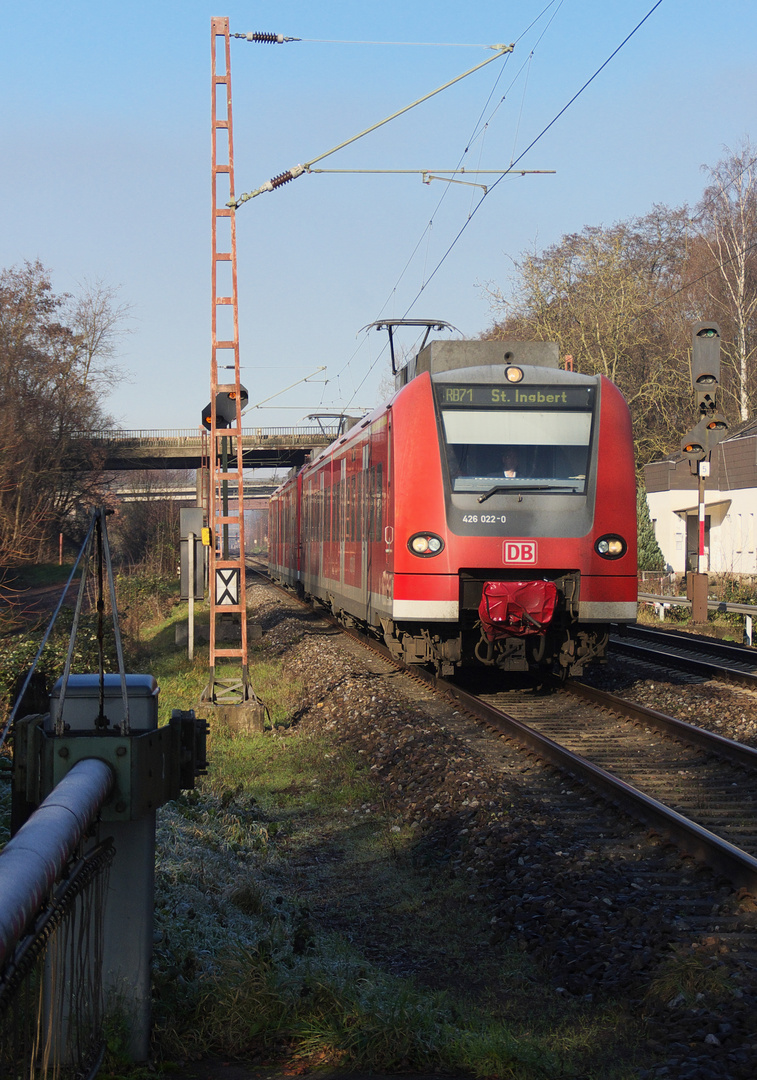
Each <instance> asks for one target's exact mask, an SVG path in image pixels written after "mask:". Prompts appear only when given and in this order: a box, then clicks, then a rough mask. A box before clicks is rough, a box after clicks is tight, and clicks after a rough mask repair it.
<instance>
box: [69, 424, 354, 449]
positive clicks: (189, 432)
mask: <svg viewBox="0 0 757 1080" xmlns="http://www.w3.org/2000/svg"><path fill="white" fill-rule="evenodd" d="M338 434H339V429H338V428H337V427H333V428H331V427H326V428H314V427H312V428H302V427H273V428H261V427H255V428H249V427H248V428H242V438H243V439H286V440H287V441H288V442H292V443H312V442H313V440H317V441H318V442H321V441H323V440H327V439H335V438H336V437H337V435H338ZM71 438H72V439H82V440H87V441H90V442H104V443H141V444H142V445H144V444H145V443H151V442H154V443H156V444H158V445H163V446H165V445H166V444H167V443H169V442H172V443H173V444H174V445H176V446H197V445H198V444H199V443H200V442H201V441H202V438H203V433H202V432H201V431H199V430H198V429H193V428H163V429H159V428H155V429H148V430H144V431H135V430H123V431H122V430H118V429H110V430H104V431H75V432H73V433H72V435H71Z"/></svg>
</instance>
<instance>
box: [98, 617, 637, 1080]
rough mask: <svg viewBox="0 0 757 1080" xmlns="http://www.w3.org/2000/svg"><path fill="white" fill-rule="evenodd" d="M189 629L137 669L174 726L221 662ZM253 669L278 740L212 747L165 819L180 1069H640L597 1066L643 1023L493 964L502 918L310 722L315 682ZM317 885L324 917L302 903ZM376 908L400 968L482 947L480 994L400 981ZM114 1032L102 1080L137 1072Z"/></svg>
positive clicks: (163, 882)
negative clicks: (215, 1062) (443, 870)
mask: <svg viewBox="0 0 757 1080" xmlns="http://www.w3.org/2000/svg"><path fill="white" fill-rule="evenodd" d="M183 617H184V608H183V607H181V608H177V609H176V610H175V613H174V615H173V616H172V617H171V618H170V619H168V620H167V621H165V622H163V623H160V624H158V625H155V626H153V627H152V628H151V629H150V630H149V632H146V633H143V634H142V636H141V642H140V652H141V658H135V660H134V663H136V665H137V666H136V667H134V665H132V667H133V670H146V671H149V672H150V673H152V674H154V675H155V677H156V678H157V680H158V682H159V684H160V687H161V695H160V699H161V722H164V721H165V720H166V719H167V718H168V716H170V712H171V709H173V708H191V707H192V706H193V705H194V704H195V703H196V701H197V700H198V698H199V695H200V692H201V691H202V689H203V686H204V682H205V679H206V675H207V650H206V649H200V650H199V652H198V654H197V655H196V659H195V661H194V662H193V663H189V661H188V660H187V659H186V654H185V650H184V649H180V648H177V647H176V646H175V645H174V625H175V623H176V622H178V621H180V620H181V618H183ZM249 659H250V678H251V683H252V685H253V686H254V687H255V689H256V691H257V692H258V693H259V695H260V696H261V698H262V699H263V700H264V701H265V702H266V704H267V705H268V707H269V709H270V718H271V725H270V727H269V728H268V729H267V730H266V732H265V733H264V734H262V735H258V736H253V737H248V738H236V739H231V738H228V737H220V736H218V735H216V734H212V735H211V743H210V753H209V757H210V769H209V773H208V775H207V776H206V777H204V778H203V779H202V780H201V781H200V782H199V784H198V787H197V789H196V790H195V791H193V792H188V793H185V794H184V795H183V796H182V797H181V798H180V799H178V800H176V801H175V802H173V803H171V804H169V805H168V806H166V807H165V808H164V809H163V810H162V811H161V812H160V815H159V832H158V854H157V864H156V925H155V942H156V943H155V963H154V1005H155V1007H154V1015H155V1036H154V1049H155V1054H156V1064H157V1066H158V1068H160V1069H162V1070H165V1071H166V1072H169V1073H170V1072H174V1073H175V1072H177V1071H178V1072H179V1073H181V1071H182V1069H183V1068H184V1067H185V1066H184V1064H183V1063H185V1062H187V1061H188V1060H192V1059H194V1058H196V1057H199V1056H201V1055H217V1056H220V1057H222V1058H223V1059H239V1060H244V1061H246V1062H248V1063H249V1064H250V1066H251V1067H254V1068H262V1069H264V1068H266V1067H269V1068H271V1067H275V1068H277V1069H283V1070H284V1071H285V1072H287V1073H289V1074H297V1073H302V1072H307V1071H309V1070H311V1069H317V1068H324V1067H326V1068H332V1069H333V1068H336V1069H339V1070H343V1071H347V1072H384V1073H386V1072H393V1071H396V1072H402V1073H413V1072H416V1073H426V1074H428V1073H430V1072H434V1073H449V1074H451V1075H456V1076H463V1075H470V1076H472V1077H502V1078H507V1077H513V1078H519V1080H531V1078H533V1080H536V1078H544V1077H577V1076H585V1077H587V1078H588V1077H591V1076H597V1077H599V1076H602V1077H603V1078H604V1080H627V1078H629V1077H630V1076H631V1075H633V1073H632V1072H631V1071H630V1069H629V1067H628V1066H627V1065H624V1064H623V1063H622V1061H621V1062H620V1063H617V1062H616V1063H613V1064H612V1065H611V1066H609V1067H608V1066H607V1065H606V1063H605V1066H604V1067H601V1071H599V1072H593V1071H591V1068H590V1070H589V1071H586V1069H585V1066H586V1062H587V1061H588V1060H591V1059H593V1058H594V1057H595V1054H596V1050H597V1047H600V1046H602V1045H610V1046H613V1045H614V1046H615V1047H616V1048H617V1047H618V1046H619V1045H621V1044H622V1043H623V1042H624V1039H625V1036H626V1035H627V1031H626V1032H623V1033H622V1034H621V1032H622V1029H623V1026H624V1024H627V1022H628V1018H627V1017H622V1016H621V1015H620V1014H619V1013H618V1011H617V1009H616V1006H615V1005H614V1004H613V1003H612V1002H608V1003H607V1004H606V1005H605V1006H602V1007H600V1008H599V1009H598V1008H597V1007H596V1006H594V1007H592V1008H591V1009H584V1008H583V1007H582V1006H581V1004H580V1003H570V1004H567V1005H566V1004H565V1003H561V1004H556V1003H555V997H554V994H552V993H550V992H548V991H547V989H546V987H545V984H544V983H543V980H542V976H541V974H540V973H539V971H538V970H537V969H536V968H535V967H534V965H533V963H532V961H531V960H530V959H529V958H528V957H525V956H523V955H522V954H521V953H519V952H518V951H517V950H516V949H515V948H514V949H513V952H512V954H511V955H509V957H508V959H507V960H506V962H505V963H504V964H503V962H502V958H503V954H502V950H501V949H499V950H498V955H497V959H496V963H495V962H494V960H493V959H492V958H491V956H490V954H491V950H490V949H489V948H488V947H487V942H488V940H489V937H490V927H489V925H488V921H489V916H488V914H487V913H486V912H485V911H484V910H482V909H481V908H480V907H479V906H478V905H474V904H471V903H470V901H469V898H468V897H467V895H466V889H465V886H464V885H462V884H461V882H460V881H459V879H458V880H455V879H453V878H451V877H448V876H447V875H445V874H440V873H438V872H436V871H435V870H434V869H433V867H425V868H424V867H419V866H418V864H417V862H415V861H414V860H413V859H412V858H410V857H409V855H408V854H407V852H409V850H410V847H411V845H412V839H413V838H412V836H411V834H410V831H409V830H408V831H407V834H405V830H402V832H401V833H400V834H399V835H397V834H396V832H394V831H392V830H390V829H389V828H388V827H387V821H386V820H384V818H383V816H382V812H381V805H382V804H381V795H380V793H379V792H378V791H377V790H376V788H375V787H374V785H373V784H372V782H371V779H370V771H369V770H367V769H366V767H365V765H364V762H363V760H361V759H360V757H359V756H358V754H357V752H356V751H352V750H350V749H349V748H347V747H345V746H344V745H343V744H342V743H341V742H340V738H339V731H338V725H336V726H335V727H333V728H332V729H331V731H330V732H327V733H323V732H322V731H321V730H320V729H314V728H312V727H308V726H307V725H302V724H300V723H298V722H296V718H297V717H298V716H299V713H300V711H301V708H302V701H303V696H304V688H303V687H300V686H298V685H296V684H295V683H293V682H292V681H291V679H290V678H289V677H288V676H287V673H286V670H285V666H284V662H283V660H282V659H271V658H270V656H268V655H267V653H266V649H265V645H264V643H263V644H253V645H252V646H251V648H250V657H249ZM367 807H373V812H371V810H370V809H366V808H367ZM330 851H333V852H336V851H338V852H339V856H338V859H337V858H336V857H334V859H331V858H330V857H329V854H328V853H329V852H330ZM314 852H318V853H319V855H318V857H317V858H315V857H314ZM305 878H307V886H308V888H307V891H308V894H309V896H310V897H311V902H312V897H313V895H314V893H313V890H314V888H315V889H316V895H317V896H318V899H319V908H320V917H319V918H315V917H313V913H312V912H311V911H310V910H309V907H308V904H307V903H306V902H305V901H304V900H303V898H302V897H303V893H304V891H305V890H304V888H303V882H304V880H305ZM366 898H369V900H368V903H369V904H370V909H371V918H372V919H375V920H376V921H377V922H378V923H379V924H380V925H379V926H378V928H376V926H375V924H374V926H373V929H374V931H375V933H374V935H373V936H374V941H375V938H376V935H378V937H379V938H380V937H381V935H382V934H383V935H385V936H386V937H387V938H391V940H392V942H393V952H394V955H395V956H396V955H402V951H403V949H405V948H406V949H407V950H408V952H409V953H411V954H412V955H414V956H415V957H417V956H419V955H428V956H432V957H433V963H434V966H435V968H436V969H437V970H439V971H440V970H442V968H443V966H444V963H445V956H446V957H449V956H455V957H457V959H458V960H459V959H460V956H463V954H464V955H465V958H466V959H467V958H468V957H469V956H471V955H472V951H471V950H472V946H471V943H472V942H476V943H480V947H479V946H478V945H477V946H476V947H477V948H478V952H477V953H476V955H477V956H478V964H479V965H480V966H479V969H478V970H477V971H476V972H474V973H473V977H472V978H471V982H470V984H467V985H466V986H458V985H456V984H455V981H454V980H451V979H448V980H443V979H440V980H439V981H438V983H437V985H439V986H440V987H441V986H443V989H435V988H430V987H429V985H428V981H427V984H426V985H422V984H419V983H418V982H416V981H414V980H413V979H412V978H411V977H409V976H404V975H403V974H402V973H401V972H400V973H399V974H398V973H397V971H396V970H389V969H388V968H387V965H386V964H385V963H384V962H383V959H382V957H381V956H377V955H376V953H375V950H371V949H370V948H367V947H366V944H365V942H364V941H362V940H361V937H360V931H359V927H360V925H361V923H362V921H363V919H364V911H363V910H361V909H363V907H364V905H365V903H366ZM324 909H326V910H327V911H329V912H332V913H333V917H332V918H329V919H324V918H323V911H324ZM458 953H459V954H460V956H458ZM489 988H491V989H489ZM503 1002H506V1004H504V1005H503ZM116 1033H117V1025H116V1026H114V1038H113V1039H112V1044H113V1046H112V1052H111V1055H110V1057H109V1062H108V1065H107V1068H106V1070H105V1071H104V1072H103V1074H102V1075H104V1076H110V1077H117V1076H122V1075H123V1076H128V1075H131V1076H135V1075H136V1074H135V1071H134V1070H130V1069H128V1067H126V1066H125V1065H123V1059H122V1058H120V1055H119V1053H118V1041H119V1040H118V1039H117V1038H116V1037H115V1034H116ZM608 1068H609V1071H608ZM153 1075H154V1073H153Z"/></svg>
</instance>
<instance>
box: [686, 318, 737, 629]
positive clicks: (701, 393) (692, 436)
mask: <svg viewBox="0 0 757 1080" xmlns="http://www.w3.org/2000/svg"><path fill="white" fill-rule="evenodd" d="M719 384H720V327H719V326H718V324H717V323H715V322H701V323H695V325H694V329H693V332H692V339H691V385H692V389H693V391H694V405H695V407H696V411H697V416H698V417H699V422H698V423H697V424H696V425H695V426H694V427H693V428H692V429H691V431H689V432H687V434H686V435H684V437H683V439H682V440H681V450H682V451H683V453H684V454H686V456H687V457H688V459H689V467H690V469H691V471H692V473H693V474H694V475H695V476H696V477H697V478H698V493H699V495H698V509H699V545H698V553H697V569H696V571H688V572H687V574H686V596H687V598H688V599H689V600H691V614H692V620H693V622H695V623H704V622H707V584H708V579H707V559H706V557H705V551H704V532H705V530H704V525H705V486H706V481H707V477H708V476H709V475H710V462H711V459H712V451H713V450H714V449H715V447H716V446H717V444H718V443H719V442H720V441H721V440H722V439H723V438H725V436H726V434H727V433H728V424H727V422H726V420H725V419H724V417H722V416H721V415H720V414H719V413H718V412H717V401H716V395H717V389H718V386H719Z"/></svg>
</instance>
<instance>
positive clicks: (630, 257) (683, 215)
mask: <svg viewBox="0 0 757 1080" xmlns="http://www.w3.org/2000/svg"><path fill="white" fill-rule="evenodd" d="M689 231H690V225H689V217H688V214H687V212H686V211H685V210H670V209H668V208H667V207H662V206H658V207H655V208H654V209H653V211H652V212H651V213H650V214H648V215H646V216H645V217H643V218H637V219H633V220H631V221H628V222H620V223H618V224H616V225H613V226H611V227H609V228H604V227H599V226H587V227H585V228H584V229H583V230H582V231H581V232H580V233H573V234H571V235H568V236H564V237H563V238H562V240H561V241H560V242H559V243H557V244H554V245H552V246H551V247H549V248H547V249H546V250H545V251H543V252H536V251H534V252H531V253H528V254H527V255H525V256H524V257H523V258H522V259H521V260H520V261H518V262H516V263H515V267H516V272H517V279H516V281H517V289H516V292H515V295H514V296H513V297H512V298H511V299H508V298H506V297H504V296H503V295H502V293H501V292H499V291H498V290H496V289H490V290H489V293H490V296H491V297H492V300H493V308H494V311H495V315H498V316H499V318H497V319H496V321H495V323H494V326H493V327H492V328H491V329H490V330H489V331H487V333H486V334H485V336H486V337H500V338H502V337H524V338H535V339H540V340H549V341H557V342H558V344H559V346H560V351H561V353H562V354H563V355H566V354H570V355H572V356H573V358H574V362H575V364H576V367H577V369H578V370H579V371H582V372H585V373H591V374H602V375H605V376H607V378H609V379H611V380H612V381H613V382H614V383H616V384H617V385H618V386H619V387H620V389H621V390H622V391H623V393H624V395H625V397H626V399H627V401H628V403H629V406H630V408H631V413H632V416H633V418H634V424H635V436H636V447H637V457H638V460H639V462H640V463H643V462H645V461H648V460H650V459H651V458H652V457H653V456H655V455H657V454H659V453H660V452H661V451H665V450H667V449H668V447H669V444H670V432H671V430H673V431H675V430H681V429H682V426H683V425H684V423H685V420H684V418H683V417H682V401H684V400H687V398H688V394H687V383H688V371H687V367H686V363H685V360H684V359H683V356H684V355H685V349H684V348H683V347H682V346H683V342H685V341H686V340H687V339H686V336H685V333H684V331H683V323H682V322H681V320H680V319H677V318H676V317H673V316H672V315H671V310H670V306H669V305H668V303H667V302H668V300H669V299H670V297H671V296H672V295H673V294H674V293H675V291H676V289H677V287H678V285H679V282H680V267H681V264H682V261H683V256H684V254H685V251H686V246H687V236H688V233H689Z"/></svg>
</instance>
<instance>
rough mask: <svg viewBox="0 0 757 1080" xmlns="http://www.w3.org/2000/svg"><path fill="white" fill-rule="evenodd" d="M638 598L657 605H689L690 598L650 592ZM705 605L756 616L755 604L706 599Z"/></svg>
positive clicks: (641, 594)
mask: <svg viewBox="0 0 757 1080" xmlns="http://www.w3.org/2000/svg"><path fill="white" fill-rule="evenodd" d="M639 600H640V601H642V602H643V603H645V604H655V605H656V606H658V607H662V606H665V607H691V600H687V599H686V597H685V596H654V595H653V594H652V593H643V592H640V593H639ZM707 607H708V608H709V609H710V610H711V611H734V612H737V613H738V614H740V615H751V616H752V617H753V618H754V617H757V604H730V603H728V602H727V601H726V600H710V599H708V600H707Z"/></svg>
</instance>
